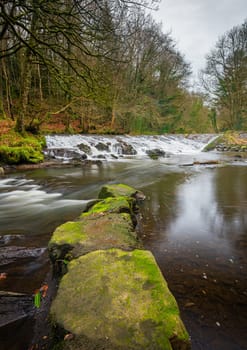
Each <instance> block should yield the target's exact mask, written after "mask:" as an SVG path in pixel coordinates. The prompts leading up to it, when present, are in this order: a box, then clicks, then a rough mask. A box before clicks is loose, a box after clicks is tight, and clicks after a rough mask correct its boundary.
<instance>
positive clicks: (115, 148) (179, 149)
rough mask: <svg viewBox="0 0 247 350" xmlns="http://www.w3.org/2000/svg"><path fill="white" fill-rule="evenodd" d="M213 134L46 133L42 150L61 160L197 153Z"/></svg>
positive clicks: (213, 136)
mask: <svg viewBox="0 0 247 350" xmlns="http://www.w3.org/2000/svg"><path fill="white" fill-rule="evenodd" d="M214 138H215V135H212V134H201V135H190V136H187V137H186V136H184V135H157V136H126V135H121V136H105V135H104V136H102V135H53V136H50V135H49V136H46V144H47V149H46V151H45V154H46V155H47V156H48V157H50V158H55V159H61V160H64V161H70V160H72V159H73V160H84V159H108V160H113V159H119V158H140V157H151V158H152V157H156V158H158V157H169V156H170V155H171V154H196V153H199V152H201V151H202V149H203V148H204V147H205V146H206V145H207V144H208V143H209V142H211V140H213V139H214Z"/></svg>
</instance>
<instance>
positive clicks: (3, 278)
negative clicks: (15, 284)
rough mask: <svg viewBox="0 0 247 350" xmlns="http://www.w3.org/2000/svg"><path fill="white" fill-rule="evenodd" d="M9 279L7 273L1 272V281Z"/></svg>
mask: <svg viewBox="0 0 247 350" xmlns="http://www.w3.org/2000/svg"><path fill="white" fill-rule="evenodd" d="M6 278H7V273H6V272H1V273H0V280H5V279H6Z"/></svg>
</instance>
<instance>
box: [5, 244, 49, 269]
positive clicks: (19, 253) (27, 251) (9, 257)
mask: <svg viewBox="0 0 247 350" xmlns="http://www.w3.org/2000/svg"><path fill="white" fill-rule="evenodd" d="M45 251H46V248H27V247H16V246H9V247H2V248H0V257H1V259H0V266H1V265H6V264H10V263H12V262H14V261H16V260H17V259H25V258H38V257H40V256H41V255H42V254H44V252H45Z"/></svg>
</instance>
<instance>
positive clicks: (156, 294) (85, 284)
mask: <svg viewBox="0 0 247 350" xmlns="http://www.w3.org/2000/svg"><path fill="white" fill-rule="evenodd" d="M51 315H52V319H53V321H54V323H55V324H56V325H58V326H60V327H62V328H63V329H64V330H66V331H67V332H70V333H72V334H74V335H75V337H74V339H72V340H71V341H65V342H64V347H63V349H73V350H75V349H78V344H81V345H80V346H82V347H80V348H82V349H84V350H87V349H88V350H89V349H90V350H91V349H107V350H112V349H114V350H115V349H117V350H118V349H119V350H120V349H121V350H127V349H128V350H143V349H145V350H154V349H155V350H187V349H190V341H189V336H188V334H187V332H186V330H185V327H184V325H183V323H182V321H181V319H180V316H179V309H178V306H177V303H176V301H175V299H174V297H173V295H172V294H171V292H170V291H169V289H168V286H167V284H166V282H165V280H164V278H163V276H162V274H161V272H160V270H159V268H158V266H157V264H156V262H155V259H154V257H153V255H152V254H151V253H150V252H148V251H144V250H134V251H132V252H126V251H122V250H120V249H109V250H99V251H95V252H92V253H89V254H86V255H84V256H82V257H80V258H78V259H75V260H73V261H72V262H71V263H69V268H68V273H67V274H66V275H65V276H64V277H63V278H62V280H61V283H60V286H59V289H58V294H57V296H56V298H55V299H54V301H53V303H52V307H51Z"/></svg>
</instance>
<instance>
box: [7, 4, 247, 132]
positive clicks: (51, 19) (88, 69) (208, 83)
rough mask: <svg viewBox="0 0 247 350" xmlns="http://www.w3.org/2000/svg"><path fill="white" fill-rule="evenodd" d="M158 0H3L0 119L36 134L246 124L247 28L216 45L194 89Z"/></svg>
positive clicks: (201, 129) (220, 127)
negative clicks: (159, 15) (157, 17)
mask: <svg viewBox="0 0 247 350" xmlns="http://www.w3.org/2000/svg"><path fill="white" fill-rule="evenodd" d="M158 2H159V1H158V0H153V1H152V0H135V1H132V0H100V1H98V0H81V1H78V0H58V1H52V0H24V1H23V0H22V1H20V0H19V1H18V0H16V1H11V0H9V1H8V0H4V1H1V3H0V72H1V74H0V118H1V119H4V118H10V119H11V120H12V121H13V124H14V125H15V127H16V130H17V131H19V132H24V131H25V130H27V131H31V132H33V133H38V132H39V131H40V130H42V131H44V132H49V130H50V131H51V130H52V125H53V129H54V128H55V130H57V131H59V130H60V131H62V132H64V131H65V132H75V131H76V132H82V133H96V132H97V133H163V132H177V133H185V132H187V133H193V132H214V131H218V130H223V129H244V128H246V127H247V125H246V124H247V123H246V113H247V112H246V110H247V96H246V94H247V22H246V21H245V23H244V24H242V25H240V26H238V27H236V28H233V29H232V30H230V31H229V32H228V33H226V34H225V35H224V36H223V37H222V38H220V39H219V41H218V42H217V44H216V47H215V49H214V50H212V52H211V53H210V54H209V55H208V57H207V63H206V68H205V70H204V71H203V72H202V82H203V90H200V91H203V92H200V93H199V92H192V90H191V89H190V88H189V82H190V76H191V68H190V64H189V63H188V62H186V60H185V58H184V57H183V55H182V54H181V53H180V52H179V51H178V49H177V47H176V43H175V41H174V39H173V38H172V36H171V34H170V33H164V32H163V31H162V27H161V25H160V24H157V23H156V22H155V21H154V20H153V18H152V15H151V14H152V11H151V10H152V9H153V10H155V7H156V6H158ZM164 21H165V19H164ZM61 125H62V126H61Z"/></svg>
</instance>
